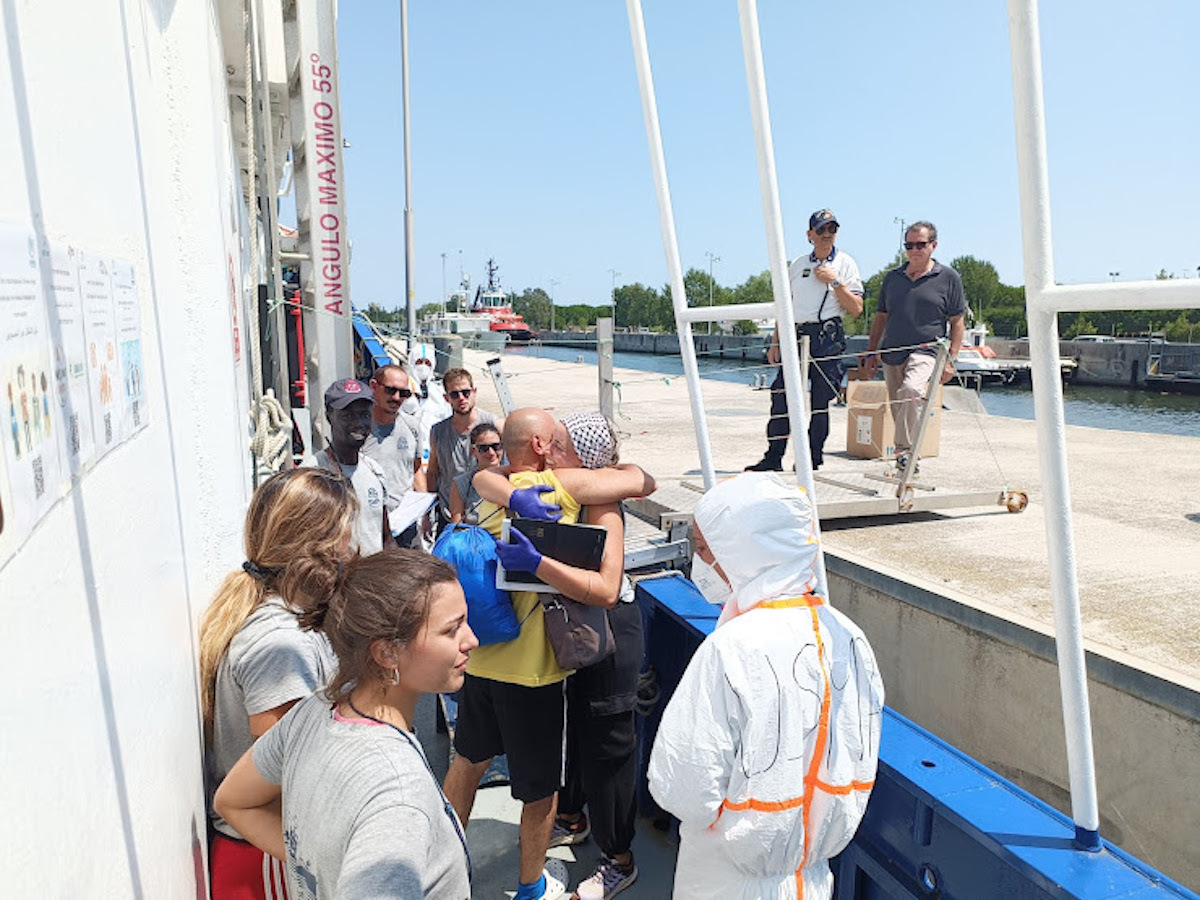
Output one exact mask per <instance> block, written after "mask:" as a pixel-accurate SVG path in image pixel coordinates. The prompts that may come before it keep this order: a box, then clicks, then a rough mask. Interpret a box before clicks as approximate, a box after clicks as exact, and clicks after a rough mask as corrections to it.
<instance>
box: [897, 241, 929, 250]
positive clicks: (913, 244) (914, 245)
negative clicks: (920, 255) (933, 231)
mask: <svg viewBox="0 0 1200 900" xmlns="http://www.w3.org/2000/svg"><path fill="white" fill-rule="evenodd" d="M932 243H933V241H905V242H904V249H905V250H924V249H925V248H926V247H928V246H929V245H930V244H932Z"/></svg>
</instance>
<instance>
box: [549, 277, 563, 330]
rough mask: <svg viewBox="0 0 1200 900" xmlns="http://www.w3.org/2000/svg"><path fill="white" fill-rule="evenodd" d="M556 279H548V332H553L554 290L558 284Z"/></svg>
mask: <svg viewBox="0 0 1200 900" xmlns="http://www.w3.org/2000/svg"><path fill="white" fill-rule="evenodd" d="M560 283H561V282H559V280H558V279H557V278H551V279H550V330H551V331H553V330H554V289H555V288H556V287H557V286H558V285H559V284H560Z"/></svg>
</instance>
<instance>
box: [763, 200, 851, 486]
mask: <svg viewBox="0 0 1200 900" xmlns="http://www.w3.org/2000/svg"><path fill="white" fill-rule="evenodd" d="M839 227H840V226H839V224H838V220H837V216H835V215H834V214H833V212H832V211H831V210H828V209H819V210H817V211H816V212H815V213H813V214H812V215H811V216H809V217H808V240H809V243H811V244H812V245H813V249H812V252H811V253H807V254H805V255H804V256H799V257H797V258H796V259H794V260H792V262H791V264H790V265H789V266H788V279H789V282H790V286H791V293H792V312H793V314H794V316H795V321H796V340H797V342H798V341H799V340H800V339H801V337H803V336H804V335H808V349H809V356H810V357H811V358H812V362H810V363H809V365H808V387H809V393H810V396H811V398H812V399H811V404H810V407H809V408H810V410H811V418H810V420H809V424H808V447H809V451H810V452H811V454H812V467H813V469H814V470H816V469H819V468H820V467H821V464H822V463H823V462H824V461H825V457H824V449H825V439H826V438H827V437H828V436H829V403H830V401H831V400H833V398H834V397H836V396H837V393H838V389H839V388H840V387H841V384H842V376H843V375H844V374H845V372H846V368H845V366H844V365H843V363H842V354H843V353H844V352H845V350H846V332H845V330H844V329H843V328H842V316H843V315H848V316H857V315H859V314H860V313H861V312H862V309H863V284H862V277H861V276H860V275H859V274H858V263H856V262H855V261H854V257H852V256H850V254H849V253H845V252H843V251H842V250H840V249H838V248H837V247H836V246H835V245H834V240H835V238H836V237H837V233H838V229H839ZM779 341H780V337H779V326H778V324H776V326H775V333H774V335H773V336H772V337H771V347H770V349H769V350H768V351H767V362H768V363H770V364H771V365H778V364H779V360H780V351H779ZM790 434H791V423H790V422H789V421H788V406H787V394H786V393H785V392H784V384H783V369H780V370H779V371H778V372H777V373H776V375H775V381H774V382H772V384H771V417H770V418H769V419H768V420H767V452H766V453H765V454H764V455H763V458H762V459H760V460H759V461H758V462H756V463H755V464H754V465H752V466H746V470H747V471H749V472H780V471H782V470H783V452H784V451H785V450H786V449H787V442H788V437H789V436H790Z"/></svg>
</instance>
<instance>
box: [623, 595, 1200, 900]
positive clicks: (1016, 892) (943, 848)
mask: <svg viewBox="0 0 1200 900" xmlns="http://www.w3.org/2000/svg"><path fill="white" fill-rule="evenodd" d="M637 592H638V600H639V602H640V603H641V604H642V608H643V610H644V611H645V615H646V618H647V626H648V627H647V632H646V653H647V659H648V662H649V664H650V665H651V666H652V667H653V668H654V670H655V672H656V674H657V676H658V680H659V685H660V687H661V688H662V699H661V701H660V704H659V708H658V709H656V710H655V711H654V713H653V714H652V715H651V716H650V717H649V718H648V719H647V721H646V722H645V733H644V735H643V737H644V742H643V744H642V747H643V751H642V753H643V756H644V757H648V755H649V748H650V745H651V744H652V743H653V740H654V734H655V733H656V732H657V729H658V717H659V715H660V714H661V709H662V706H664V705H665V704H666V703H667V701H668V700H669V699H670V695H671V693H672V692H673V691H674V688H675V685H676V684H678V682H679V678H680V676H682V674H683V670H684V668H686V666H687V661H688V660H689V659H690V658H691V655H692V653H694V652H695V649H696V648H697V647H698V646H699V645H700V642H701V641H702V640H703V639H704V638H705V637H706V636H707V635H709V634H711V633H712V630H713V629H714V628H715V627H716V620H717V612H718V611H717V609H716V607H713V606H712V605H710V604H709V603H708V602H707V601H705V600H704V598H703V596H701V594H700V592H699V591H697V590H696V588H695V587H694V586H693V585H692V583H691V582H689V581H687V580H686V579H684V578H681V577H672V578H661V579H654V580H647V581H642V582H641V583H640V584H639V585H638V588H637ZM642 799H643V801H647V800H648V795H647V794H645V793H643V795H642ZM833 869H834V874H835V876H836V887H835V894H834V896H835V898H837V900H865V898H872V900H873V898H929V897H938V898H971V900H987V898H997V900H999V898H1005V900H1011V898H1041V897H1046V898H1065V897H1086V898H1092V897H1110V898H1111V897H1120V898H1130V900H1132V898H1149V897H1156V898H1164V897H1190V898H1197V895H1196V894H1194V893H1192V892H1191V891H1189V890H1188V889H1187V888H1184V887H1183V886H1181V885H1179V884H1176V883H1175V882H1173V881H1171V880H1170V879H1169V878H1167V877H1166V876H1164V875H1162V874H1160V873H1159V872H1157V871H1155V870H1154V869H1152V868H1151V867H1150V866H1148V865H1146V864H1145V863H1143V862H1142V861H1141V860H1138V859H1136V858H1134V857H1132V856H1130V855H1129V854H1127V853H1125V852H1124V851H1122V850H1120V849H1118V848H1117V847H1114V846H1113V845H1112V844H1109V843H1108V842H1107V841H1104V842H1103V843H1102V847H1101V849H1100V851H1099V852H1088V851H1084V850H1081V849H1079V848H1078V846H1077V845H1076V843H1075V825H1074V823H1073V822H1072V821H1071V819H1070V818H1069V817H1067V816H1064V815H1063V814H1062V813H1060V812H1058V811H1057V810H1056V809H1054V808H1052V807H1050V806H1048V805H1047V804H1045V803H1043V802H1042V801H1041V800H1038V799H1037V798H1036V797H1034V796H1033V795H1032V794H1029V793H1026V792H1025V791H1023V790H1021V789H1020V788H1018V787H1017V786H1016V785H1014V784H1012V783H1011V782H1009V781H1006V780H1005V779H1004V778H1001V777H1000V776H999V775H997V774H996V773H995V772H993V771H991V770H990V769H988V768H987V767H986V766H983V765H981V764H979V763H978V762H976V761H975V760H974V759H972V758H971V757H969V756H967V755H966V754H965V753H962V752H960V751H959V750H957V749H956V748H954V747H953V746H951V745H950V744H947V743H946V742H945V741H943V740H941V739H939V738H937V737H935V736H934V735H932V734H930V733H929V732H927V731H925V730H924V729H923V728H921V727H920V726H918V725H916V724H914V723H913V722H910V721H909V720H908V719H906V718H904V716H902V715H900V714H899V713H896V712H894V711H893V710H891V709H885V710H884V719H883V735H882V739H881V744H880V751H879V773H878V775H877V777H876V781H875V788H874V790H873V791H872V792H871V800H870V802H869V804H868V805H867V812H866V816H865V817H864V819H863V822H862V825H861V826H860V827H859V830H858V834H857V835H855V838H854V841H853V842H852V843H851V844H850V846H849V847H847V848H846V850H845V851H844V852H843V853H842V854H841V855H840V856H839V857H838V858H837V859H836V860H834V861H833Z"/></svg>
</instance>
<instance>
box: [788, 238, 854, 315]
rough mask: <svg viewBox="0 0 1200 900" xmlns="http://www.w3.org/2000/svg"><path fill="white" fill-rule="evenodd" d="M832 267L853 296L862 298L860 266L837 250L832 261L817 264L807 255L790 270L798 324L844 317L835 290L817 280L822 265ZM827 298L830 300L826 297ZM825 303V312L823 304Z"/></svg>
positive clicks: (794, 311) (817, 262)
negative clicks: (817, 273) (817, 272)
mask: <svg viewBox="0 0 1200 900" xmlns="http://www.w3.org/2000/svg"><path fill="white" fill-rule="evenodd" d="M823 264H824V265H829V266H831V267H832V268H833V271H834V273H835V274H836V275H837V280H838V281H840V282H841V283H842V284H843V285H845V287H846V288H848V289H849V290H850V292H851V293H852V294H858V295H860V296H861V295H862V292H863V283H862V276H861V275H859V274H858V263H856V262H855V261H854V257H852V256H851V255H850V254H849V253H843V252H842V251H841V250H838V249H837V248H836V247H834V249H833V256H832V258H830V259H829V260H818V259H816V258H815V257H814V256H813V254H811V253H806V254H805V255H804V256H799V257H797V258H796V259H794V260H792V262H791V264H790V265H789V266H788V280H789V281H790V283H791V287H792V313H793V314H794V315H795V317H796V324H797V325H800V324H802V323H804V322H819V321H821V320H822V319H836V318H838V317H840V316H842V315H844V314H845V312H846V311H845V310H844V309H842V305H841V303H839V302H838V298H837V294H836V293H835V292H834V290H833V288H832V287H831V286H830V285H828V284H826V283H825V282H823V281H821V280H820V279H819V278H817V276H816V268H817V266H819V265H823ZM827 294H828V296H826V295H827ZM822 300H824V301H825V306H824V308H822V307H821V301H822Z"/></svg>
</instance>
